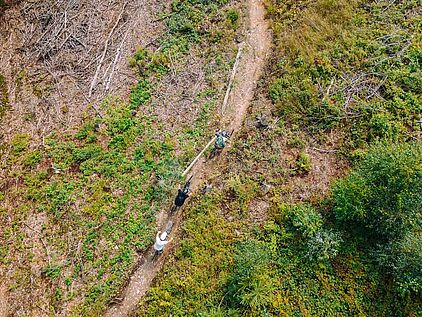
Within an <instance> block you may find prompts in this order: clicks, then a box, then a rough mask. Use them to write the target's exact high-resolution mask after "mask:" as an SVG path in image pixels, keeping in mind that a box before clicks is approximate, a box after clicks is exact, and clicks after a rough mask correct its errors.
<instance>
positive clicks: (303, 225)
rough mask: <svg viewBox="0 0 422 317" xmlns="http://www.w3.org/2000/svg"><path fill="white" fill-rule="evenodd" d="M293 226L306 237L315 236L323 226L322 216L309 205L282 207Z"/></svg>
mask: <svg viewBox="0 0 422 317" xmlns="http://www.w3.org/2000/svg"><path fill="white" fill-rule="evenodd" d="M282 212H283V213H284V214H286V216H287V218H288V219H289V221H290V223H291V225H292V226H293V227H294V228H296V229H297V230H299V232H300V233H301V234H303V235H304V236H305V237H312V236H314V235H315V234H316V233H317V232H318V231H319V230H320V229H321V226H322V217H321V215H320V214H319V213H318V212H317V211H316V210H315V209H314V208H313V207H312V206H311V205H309V204H296V205H291V206H282Z"/></svg>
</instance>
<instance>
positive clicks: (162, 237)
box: [160, 231, 167, 241]
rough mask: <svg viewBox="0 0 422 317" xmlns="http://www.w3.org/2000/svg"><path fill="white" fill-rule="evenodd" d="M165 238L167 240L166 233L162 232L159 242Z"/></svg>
mask: <svg viewBox="0 0 422 317" xmlns="http://www.w3.org/2000/svg"><path fill="white" fill-rule="evenodd" d="M166 238H167V232H165V231H164V232H163V233H162V234H161V235H160V240H161V241H164V240H166Z"/></svg>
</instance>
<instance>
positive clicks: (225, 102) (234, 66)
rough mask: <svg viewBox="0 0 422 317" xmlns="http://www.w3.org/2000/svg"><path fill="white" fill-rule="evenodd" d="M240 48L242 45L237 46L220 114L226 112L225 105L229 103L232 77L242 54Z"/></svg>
mask: <svg viewBox="0 0 422 317" xmlns="http://www.w3.org/2000/svg"><path fill="white" fill-rule="evenodd" d="M242 48H243V45H242V44H241V45H239V49H238V51H237V55H236V60H235V62H234V65H233V70H232V73H231V76H230V80H229V84H228V86H227V91H226V95H225V96H224V101H223V105H222V106H221V114H223V113H224V110H226V105H227V102H228V101H229V95H230V90H231V87H232V83H233V80H234V76H235V74H236V70H237V66H238V65H239V59H240V55H241V53H242Z"/></svg>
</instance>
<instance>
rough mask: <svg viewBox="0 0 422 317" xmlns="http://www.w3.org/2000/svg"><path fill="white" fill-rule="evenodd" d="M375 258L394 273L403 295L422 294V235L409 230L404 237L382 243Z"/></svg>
mask: <svg viewBox="0 0 422 317" xmlns="http://www.w3.org/2000/svg"><path fill="white" fill-rule="evenodd" d="M373 258H374V259H375V261H376V262H377V263H378V265H380V266H381V267H382V268H384V270H385V271H386V272H388V273H389V274H391V275H392V277H393V280H394V283H395V285H396V289H397V291H398V293H399V294H400V295H401V296H402V297H408V296H410V295H416V296H417V295H421V294H422V275H421V272H422V235H421V233H420V232H409V233H407V234H406V235H405V236H404V237H403V238H402V239H399V240H396V241H393V242H390V243H387V244H386V245H380V246H379V247H378V248H377V250H376V251H374V253H373Z"/></svg>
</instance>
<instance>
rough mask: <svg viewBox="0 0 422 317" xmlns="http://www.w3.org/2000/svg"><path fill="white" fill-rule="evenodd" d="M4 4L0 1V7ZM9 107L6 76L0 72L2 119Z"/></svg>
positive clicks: (0, 108) (0, 113)
mask: <svg viewBox="0 0 422 317" xmlns="http://www.w3.org/2000/svg"><path fill="white" fill-rule="evenodd" d="M1 6H2V4H1V1H0V7H1ZM8 107H9V91H8V88H7V82H6V78H5V77H4V76H3V75H2V74H0V119H1V118H2V117H3V116H4V113H5V112H6V110H7V108H8Z"/></svg>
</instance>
